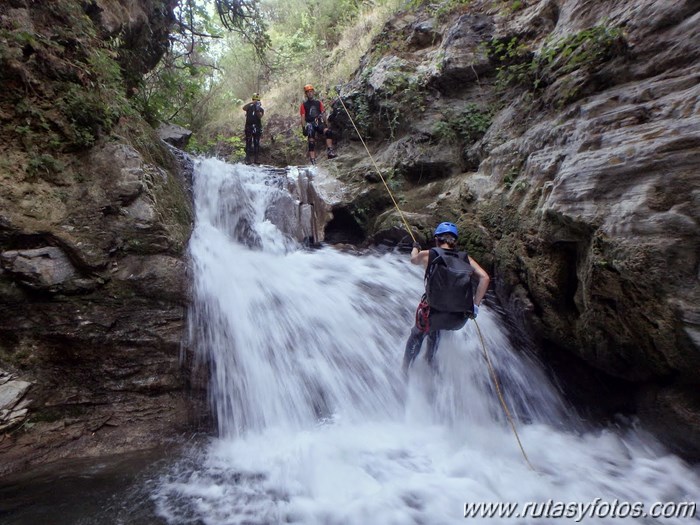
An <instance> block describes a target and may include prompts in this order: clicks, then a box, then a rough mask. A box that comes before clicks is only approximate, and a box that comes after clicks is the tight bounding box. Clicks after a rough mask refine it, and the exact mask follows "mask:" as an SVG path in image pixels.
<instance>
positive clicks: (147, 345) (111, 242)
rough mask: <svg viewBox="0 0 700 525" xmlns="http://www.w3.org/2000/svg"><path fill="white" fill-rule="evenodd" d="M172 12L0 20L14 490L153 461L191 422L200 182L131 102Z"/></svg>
mask: <svg viewBox="0 0 700 525" xmlns="http://www.w3.org/2000/svg"><path fill="white" fill-rule="evenodd" d="M172 7H173V2H169V1H156V0H142V1H131V0H129V1H127V0H124V1H102V0H95V1H91V2H77V1H73V0H56V1H52V2H29V1H23V0H12V1H10V2H4V3H2V5H0V28H1V29H2V31H0V66H2V67H0V71H2V72H1V73H0V74H1V75H2V84H3V90H2V92H1V93H0V125H1V128H0V134H1V135H2V136H1V137H0V157H2V161H0V429H2V436H3V437H2V439H0V475H1V474H3V473H5V472H8V471H11V470H16V469H18V468H22V467H23V466H26V465H31V464H34V463H36V462H42V461H47V460H51V459H54V458H58V457H63V456H81V455H90V454H105V453H114V452H119V451H123V450H132V449H137V448H143V447H148V446H152V445H155V444H158V443H161V442H162V441H163V440H164V439H168V438H171V437H173V436H176V435H177V434H178V433H179V432H182V431H184V429H186V428H188V427H189V424H190V422H191V421H192V419H193V417H192V416H193V413H192V409H191V406H192V405H191V404H190V402H189V399H188V395H189V394H188V393H187V388H186V387H187V379H186V377H187V375H186V374H184V373H183V370H182V365H181V360H180V352H181V348H180V345H181V339H182V334H183V329H184V316H185V308H186V304H187V300H188V299H187V297H188V290H187V286H188V285H187V275H186V273H187V272H186V268H187V263H186V260H185V258H184V253H185V248H186V244H187V240H188V238H189V234H190V231H191V226H192V208H191V202H190V195H189V192H188V188H187V177H186V174H184V173H183V172H182V169H181V167H182V165H183V163H182V162H180V161H179V160H178V159H176V158H175V157H174V156H173V154H172V152H171V151H170V149H169V148H168V147H167V146H166V145H165V144H164V143H162V142H161V141H160V140H159V139H158V137H157V136H156V134H155V132H154V131H153V130H152V129H151V128H150V127H149V126H148V125H146V124H145V123H144V122H142V121H141V120H140V119H139V118H138V116H137V115H136V114H135V113H134V112H133V111H130V110H129V105H128V104H129V103H128V99H127V94H128V92H129V89H130V88H131V86H132V85H133V81H134V79H135V78H136V77H138V75H139V74H141V73H143V72H144V71H146V70H147V69H148V68H149V67H152V66H153V65H154V64H155V63H156V61H157V60H158V58H159V57H160V56H161V54H162V53H163V52H164V50H165V49H166V47H167V34H168V28H169V26H170V23H171V21H172ZM134 57H138V59H135V58H134Z"/></svg>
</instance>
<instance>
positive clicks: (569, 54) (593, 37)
mask: <svg viewBox="0 0 700 525" xmlns="http://www.w3.org/2000/svg"><path fill="white" fill-rule="evenodd" d="M625 49H626V42H625V38H624V34H623V32H622V30H621V29H620V28H616V27H610V26H608V25H596V26H593V27H590V28H588V29H585V30H583V31H579V32H578V33H575V34H573V35H568V36H566V37H563V38H559V39H553V38H552V39H548V40H547V41H545V43H544V45H543V46H542V48H541V50H540V51H539V53H535V52H533V51H532V50H531V49H530V48H528V47H527V46H526V45H525V44H523V43H522V42H521V41H519V40H518V38H517V37H512V38H509V39H504V40H494V41H492V42H490V43H489V44H488V54H489V56H490V57H491V59H492V60H493V61H495V62H496V63H497V64H498V67H497V76H496V87H497V89H498V90H499V91H501V92H503V91H504V90H505V89H507V88H510V87H514V86H521V87H524V88H526V89H529V90H533V91H534V90H538V89H540V88H543V87H545V86H547V85H550V84H552V83H553V82H554V81H555V80H556V79H557V78H559V77H562V76H564V75H567V74H569V73H572V72H574V71H577V70H581V69H585V70H587V71H589V72H593V71H595V70H596V69H597V68H598V67H600V66H601V65H602V64H604V63H605V62H607V61H608V60H610V59H612V58H613V57H615V56H618V55H620V54H622V53H623V52H624V50H625ZM576 94H577V93H576V92H571V93H569V94H566V93H565V97H564V98H565V99H571V98H572V97H574V96H576Z"/></svg>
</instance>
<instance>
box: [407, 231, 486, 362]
mask: <svg viewBox="0 0 700 525" xmlns="http://www.w3.org/2000/svg"><path fill="white" fill-rule="evenodd" d="M434 239H435V247H434V248H431V249H429V250H421V249H420V245H419V244H418V243H413V250H412V251H411V263H413V264H422V265H423V267H424V268H425V294H424V295H423V298H422V299H421V302H420V304H419V305H418V310H417V311H416V324H415V326H414V327H413V328H412V329H411V335H410V336H409V338H408V341H407V342H406V351H405V353H404V356H403V371H404V373H408V368H409V367H410V366H411V363H413V361H414V360H415V358H416V357H417V356H418V354H419V353H420V349H421V345H422V344H423V339H424V338H425V336H426V335H427V336H428V348H427V350H426V353H425V359H426V360H427V361H428V363H430V364H432V363H433V358H434V357H435V352H436V351H437V347H438V343H439V341H440V330H459V329H461V328H462V327H463V326H464V325H465V324H466V322H467V319H469V318H475V317H476V315H477V313H478V312H479V305H480V304H481V300H482V299H483V298H484V295H485V294H486V290H487V289H488V287H489V281H490V279H489V275H488V274H487V273H486V271H485V270H484V269H483V268H482V267H481V266H479V264H478V263H477V262H476V261H475V260H474V259H472V258H471V257H469V255H467V253H466V252H458V251H456V250H455V245H456V244H457V226H455V225H454V224H452V223H451V222H443V223H440V224H439V225H438V227H437V228H435V234H434ZM474 280H477V281H478V284H477V288H476V294H474V292H473V286H472V283H473V281H474Z"/></svg>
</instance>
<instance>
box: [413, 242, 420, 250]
mask: <svg viewBox="0 0 700 525" xmlns="http://www.w3.org/2000/svg"><path fill="white" fill-rule="evenodd" d="M413 247H414V248H415V249H416V250H418V251H420V244H418V243H417V242H416V241H413Z"/></svg>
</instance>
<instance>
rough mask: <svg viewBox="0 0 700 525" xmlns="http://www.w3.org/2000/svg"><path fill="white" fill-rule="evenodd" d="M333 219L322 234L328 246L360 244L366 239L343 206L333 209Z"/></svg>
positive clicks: (362, 230)
mask: <svg viewBox="0 0 700 525" xmlns="http://www.w3.org/2000/svg"><path fill="white" fill-rule="evenodd" d="M332 211H333V218H332V219H331V220H330V222H329V223H328V224H326V229H325V232H324V239H325V241H326V242H327V243H330V244H339V243H344V244H361V243H362V242H364V240H365V238H366V234H365V231H364V229H363V228H362V227H361V226H360V225H359V224H358V223H357V220H355V217H354V216H353V215H352V213H350V211H349V210H348V209H347V208H346V207H345V206H337V207H335V208H333V210H332Z"/></svg>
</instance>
